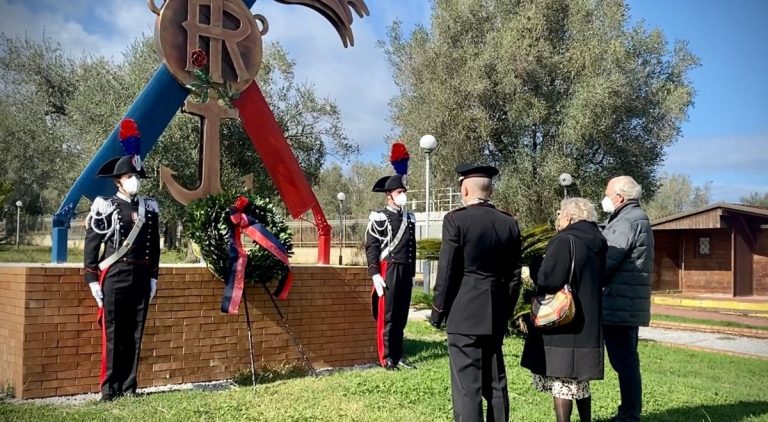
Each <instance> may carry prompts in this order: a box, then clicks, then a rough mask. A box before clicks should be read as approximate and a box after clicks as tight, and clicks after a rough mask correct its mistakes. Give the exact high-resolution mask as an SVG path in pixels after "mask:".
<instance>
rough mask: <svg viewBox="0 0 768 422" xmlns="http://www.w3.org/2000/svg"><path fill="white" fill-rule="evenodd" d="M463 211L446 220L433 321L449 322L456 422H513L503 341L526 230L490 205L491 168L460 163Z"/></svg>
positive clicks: (516, 290) (493, 171) (494, 171)
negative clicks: (508, 421)
mask: <svg viewBox="0 0 768 422" xmlns="http://www.w3.org/2000/svg"><path fill="white" fill-rule="evenodd" d="M456 171H457V172H458V173H459V175H461V178H460V179H459V180H460V184H461V197H462V198H461V201H462V203H463V204H464V206H463V207H460V208H457V209H455V210H453V211H451V212H449V213H448V214H447V215H446V216H445V218H444V219H443V238H442V243H441V246H440V259H439V265H438V269H437V284H436V285H435V295H434V300H433V310H432V316H431V318H430V322H431V323H432V325H434V326H435V327H440V326H441V324H442V323H443V321H445V320H447V326H446V331H447V332H448V356H449V360H450V366H451V393H452V399H453V415H454V419H455V420H457V421H466V422H476V421H478V422H479V421H482V420H483V414H482V411H483V403H482V401H483V398H484V399H485V400H486V402H487V406H486V408H487V411H486V420H487V421H507V420H509V398H508V394H507V379H506V373H505V369H504V356H503V355H502V349H501V346H502V342H503V340H504V334H505V332H506V328H507V321H509V318H510V316H511V314H512V312H513V309H514V306H515V303H516V302H517V297H518V294H519V288H520V269H521V263H520V248H521V241H520V229H519V227H518V224H517V221H516V220H515V218H514V217H512V216H511V215H509V214H507V213H505V212H503V211H500V210H498V209H496V207H495V206H494V205H493V203H491V201H490V200H489V197H490V194H491V192H492V183H491V179H492V178H493V176H495V175H496V174H498V170H497V169H496V168H495V167H491V166H475V165H469V164H466V165H459V166H457V167H456Z"/></svg>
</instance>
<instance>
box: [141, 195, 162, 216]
mask: <svg viewBox="0 0 768 422" xmlns="http://www.w3.org/2000/svg"><path fill="white" fill-rule="evenodd" d="M144 206H145V207H146V208H147V210H148V211H152V212H154V213H156V214H158V213H160V205H158V204H157V200H155V199H154V198H144Z"/></svg>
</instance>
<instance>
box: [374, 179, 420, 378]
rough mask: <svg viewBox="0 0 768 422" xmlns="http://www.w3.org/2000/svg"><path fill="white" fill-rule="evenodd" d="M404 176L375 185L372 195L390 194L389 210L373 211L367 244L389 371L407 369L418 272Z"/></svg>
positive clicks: (380, 345) (413, 223) (382, 358)
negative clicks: (406, 333) (405, 344)
mask: <svg viewBox="0 0 768 422" xmlns="http://www.w3.org/2000/svg"><path fill="white" fill-rule="evenodd" d="M403 177H404V176H402V175H395V176H385V177H382V178H381V179H379V180H378V181H377V182H376V184H375V185H374V186H373V192H382V193H385V194H386V195H387V207H386V208H384V209H382V210H377V211H373V212H371V215H370V217H369V221H368V229H367V230H366V241H365V254H366V258H367V261H368V275H369V276H371V278H372V279H373V284H374V290H373V291H372V292H371V298H372V310H373V317H374V319H376V340H377V342H376V343H377V348H378V353H379V363H380V364H381V366H383V367H384V368H386V369H396V368H397V367H398V364H403V365H404V366H405V364H404V363H403V362H402V358H403V330H404V329H405V325H406V323H407V322H408V310H409V308H410V303H411V290H412V289H413V276H414V274H415V273H416V237H415V234H414V231H415V227H416V218H415V217H414V215H413V213H409V212H404V211H403V209H402V207H403V206H404V205H405V203H406V202H407V199H406V196H405V191H406V186H405V184H404V183H403Z"/></svg>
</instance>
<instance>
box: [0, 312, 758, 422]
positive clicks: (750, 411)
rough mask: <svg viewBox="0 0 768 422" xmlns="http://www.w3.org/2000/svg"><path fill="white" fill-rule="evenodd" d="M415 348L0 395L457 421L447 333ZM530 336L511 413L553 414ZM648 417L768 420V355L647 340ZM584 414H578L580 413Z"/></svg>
mask: <svg viewBox="0 0 768 422" xmlns="http://www.w3.org/2000/svg"><path fill="white" fill-rule="evenodd" d="M406 335H407V339H408V340H407V344H406V351H407V353H409V355H410V356H411V358H412V360H413V362H414V363H415V364H416V365H417V366H418V369H416V370H401V371H397V372H387V371H384V370H383V369H381V368H373V369H365V370H353V371H340V372H336V373H334V374H331V375H328V376H324V377H321V378H319V379H314V378H311V377H303V378H295V379H290V380H283V381H277V382H273V383H269V384H265V385H260V386H259V387H257V388H256V390H255V391H254V390H253V389H252V388H250V387H236V388H233V389H230V390H227V391H219V392H202V391H184V392H169V393H157V394H152V395H148V396H145V397H138V398H125V399H121V400H118V401H116V402H113V403H107V404H104V403H91V404H86V405H82V406H67V407H52V406H40V405H32V404H24V405H19V404H12V403H8V402H2V401H0V420H2V421H6V420H8V421H94V420H109V421H113V420H121V421H185V422H189V421H376V422H381V421H386V422H395V421H408V422H411V421H426V422H432V421H450V420H451V419H452V414H451V397H450V379H449V373H448V359H447V357H446V347H445V335H444V333H442V332H438V331H434V330H433V329H432V328H431V327H429V326H428V325H427V324H425V323H420V322H411V323H409V325H408V329H407V334H406ZM522 345H523V342H522V340H521V339H519V338H509V339H507V340H506V341H505V344H504V351H505V355H506V363H507V377H508V380H509V396H510V407H511V419H512V420H515V421H552V420H554V413H553V411H552V410H551V407H552V406H551V398H550V396H548V395H545V394H542V393H538V392H535V391H534V390H533V388H532V387H531V385H530V374H529V373H528V371H527V370H525V369H523V368H520V366H519V364H518V363H519V361H520V353H521V351H522ZM640 353H641V359H642V370H643V377H644V378H643V381H644V397H645V402H644V409H643V411H644V418H643V420H646V421H685V422H690V421H729V422H731V421H768V389H766V388H765V383H766V374H768V361H764V360H757V359H749V358H739V357H733V356H726V355H720V354H715V353H707V352H700V351H691V350H683V349H677V348H670V347H666V346H663V345H658V344H654V343H648V342H642V343H641V346H640ZM592 392H593V401H594V403H593V413H594V415H593V416H594V417H595V418H596V419H598V420H599V419H607V418H608V417H609V416H610V415H611V414H612V413H613V411H614V409H615V406H616V405H617V402H618V385H617V381H616V376H615V374H614V373H613V372H612V371H611V370H610V369H608V370H607V371H606V379H605V380H604V381H599V382H594V383H593V384H592ZM574 420H576V416H575V415H574Z"/></svg>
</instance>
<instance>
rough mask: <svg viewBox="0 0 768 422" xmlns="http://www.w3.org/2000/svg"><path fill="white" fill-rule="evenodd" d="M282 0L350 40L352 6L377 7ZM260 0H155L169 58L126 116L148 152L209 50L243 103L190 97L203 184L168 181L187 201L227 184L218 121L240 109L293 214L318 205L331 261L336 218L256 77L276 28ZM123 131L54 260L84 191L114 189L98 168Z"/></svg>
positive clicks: (63, 211) (217, 75)
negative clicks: (257, 7) (271, 28)
mask: <svg viewBox="0 0 768 422" xmlns="http://www.w3.org/2000/svg"><path fill="white" fill-rule="evenodd" d="M275 1H277V2H278V3H282V4H295V5H302V6H306V7H310V8H312V9H313V10H315V11H317V12H319V13H320V14H321V15H323V16H324V17H325V18H326V19H328V20H329V21H330V22H331V24H332V25H333V27H334V28H335V29H336V31H337V32H338V34H339V36H340V37H341V40H342V44H343V45H344V47H347V46H351V45H354V38H353V36H352V29H351V25H352V20H353V16H352V10H353V11H354V12H355V13H357V15H358V16H359V17H361V18H362V17H364V16H366V15H368V14H369V11H368V8H367V6H366V4H365V2H364V0H275ZM254 3H255V0H166V1H165V2H164V3H163V4H162V5H160V6H158V5H157V4H156V3H155V2H154V0H148V6H149V9H150V10H151V11H152V12H153V13H155V14H156V15H157V16H158V18H157V21H156V26H155V29H156V30H155V33H156V34H155V35H156V36H155V40H156V41H157V43H158V46H159V49H160V51H161V52H162V54H163V57H164V61H165V63H164V64H163V65H161V66H160V68H159V69H158V70H157V71H156V72H155V74H154V76H153V77H152V78H151V79H150V81H149V82H148V83H147V86H146V87H145V88H144V90H143V91H142V92H141V93H140V94H139V96H138V97H137V98H136V100H135V101H134V103H133V105H132V106H131V107H130V108H129V109H128V111H127V113H126V115H125V117H130V118H132V119H134V120H135V121H136V122H137V124H138V125H139V127H141V130H142V141H143V144H144V145H145V146H147V148H146V149H145V150H144V151H142V159H143V158H144V156H145V155H146V154H147V153H148V152H149V151H150V150H151V149H152V147H154V145H155V144H156V142H157V139H158V138H159V137H160V135H161V134H162V132H163V130H164V129H165V127H166V126H167V125H168V124H169V123H170V121H171V119H172V118H173V116H174V115H175V114H176V111H177V110H179V108H181V106H182V104H185V99H186V98H187V97H188V95H189V91H188V90H187V88H186V86H187V85H188V84H189V83H190V81H192V79H193V75H194V73H193V72H194V70H195V66H194V64H193V63H192V62H191V52H192V50H195V49H199V48H202V49H203V50H205V51H206V52H207V55H208V57H210V58H211V60H210V61H209V67H208V73H207V75H208V79H209V80H210V82H211V83H212V84H213V85H214V86H216V87H219V88H221V87H224V88H226V90H225V91H226V92H228V93H231V94H234V95H233V97H236V98H235V99H233V100H232V101H231V102H232V105H233V106H234V108H235V109H236V111H235V110H231V109H229V110H224V109H225V108H226V107H223V106H221V105H220V104H219V101H218V100H219V98H217V97H216V95H215V94H213V95H211V96H210V97H209V98H208V101H207V102H205V103H204V104H195V103H192V102H190V101H187V102H186V106H185V107H184V111H186V112H189V113H191V114H195V115H198V116H200V117H201V118H202V119H204V130H203V132H204V133H203V139H202V140H201V143H202V148H201V156H200V164H201V180H200V185H199V186H198V187H197V188H196V189H194V190H187V189H185V188H183V187H181V186H179V185H178V183H176V181H175V180H174V179H173V177H172V176H173V171H172V170H170V169H169V168H168V167H166V166H161V168H160V173H161V174H160V179H161V181H162V183H163V185H164V186H165V187H166V188H167V189H169V191H170V192H171V194H172V195H173V197H174V198H175V199H176V200H177V201H179V202H181V203H183V204H186V203H188V202H189V201H191V200H192V199H195V198H200V197H203V196H205V195H209V194H212V193H216V192H219V191H221V182H220V180H219V177H220V162H219V155H220V152H219V138H218V136H219V134H218V131H219V129H218V128H219V125H220V121H221V119H222V118H236V117H239V118H240V120H241V122H242V124H243V127H244V129H245V132H246V134H247V135H248V137H249V138H250V140H251V144H252V145H253V147H254V148H255V150H256V151H257V153H258V154H259V155H260V156H261V158H262V160H263V162H264V167H265V169H266V170H267V172H268V173H269V175H270V176H271V178H272V180H273V182H274V183H275V185H276V187H277V189H278V192H279V193H280V196H281V197H282V199H283V201H284V202H285V205H286V208H287V209H288V211H289V212H290V213H291V215H292V216H293V217H294V218H298V217H300V216H301V215H302V214H304V213H305V212H306V211H308V210H312V213H313V216H314V219H315V225H316V226H317V229H318V263H321V264H328V262H329V260H330V239H331V238H330V235H331V228H330V225H329V224H328V223H327V221H326V219H325V215H324V213H323V210H322V208H321V207H320V204H319V202H318V201H317V198H316V197H315V195H314V192H312V189H311V187H310V185H309V183H308V182H307V180H306V177H305V176H304V174H303V172H302V171H301V168H300V166H299V164H298V161H297V160H296V157H295V156H294V155H293V152H292V151H291V149H290V146H289V145H288V143H287V141H286V140H285V137H284V135H283V133H282V129H281V128H280V126H279V124H278V123H277V121H276V120H275V117H274V115H273V114H272V111H271V109H270V108H269V105H268V104H267V102H266V100H265V99H264V96H263V95H262V93H261V90H260V89H259V87H258V85H257V84H256V83H255V82H254V78H255V76H256V74H257V73H258V70H259V66H260V64H261V57H262V56H261V54H262V40H261V37H262V36H263V35H265V34H266V33H267V31H268V22H267V19H266V18H265V17H264V16H262V15H258V14H257V15H251V12H250V8H251V7H252V6H253V4H254ZM350 9H351V10H350ZM259 24H260V26H261V28H259ZM219 92H222V91H221V90H220V91H219ZM117 133H118V129H117V127H116V128H115V129H114V130H113V131H112V133H111V134H110V136H109V137H108V138H107V139H106V141H105V142H104V144H103V145H102V147H101V148H100V149H99V151H98V152H97V153H96V155H95V156H94V158H93V159H92V160H91V162H90V163H89V164H88V165H87V166H86V168H85V170H83V173H82V174H81V175H80V177H79V178H78V179H77V180H76V181H75V183H74V185H73V186H72V188H71V189H70V191H69V192H68V193H67V196H66V197H65V198H64V201H63V202H62V205H61V206H60V207H59V210H58V211H57V212H56V213H55V214H54V216H53V232H52V240H53V248H52V252H51V260H52V261H53V262H66V259H67V237H68V231H67V230H68V228H69V222H70V221H71V220H72V217H73V215H74V211H75V208H76V207H77V204H78V203H79V201H80V198H81V197H83V196H85V197H87V198H89V199H93V198H94V197H96V196H99V195H102V196H103V195H109V194H111V193H112V192H114V184H112V183H111V181H109V180H105V179H98V178H96V177H95V175H96V172H97V170H98V168H99V166H100V165H101V163H103V162H104V161H106V160H108V159H109V158H112V157H114V156H117V155H120V154H121V152H120V149H121V147H120V144H119V141H118V139H117ZM245 180H246V183H248V181H249V180H250V181H251V183H252V180H253V177H252V175H248V176H245Z"/></svg>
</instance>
